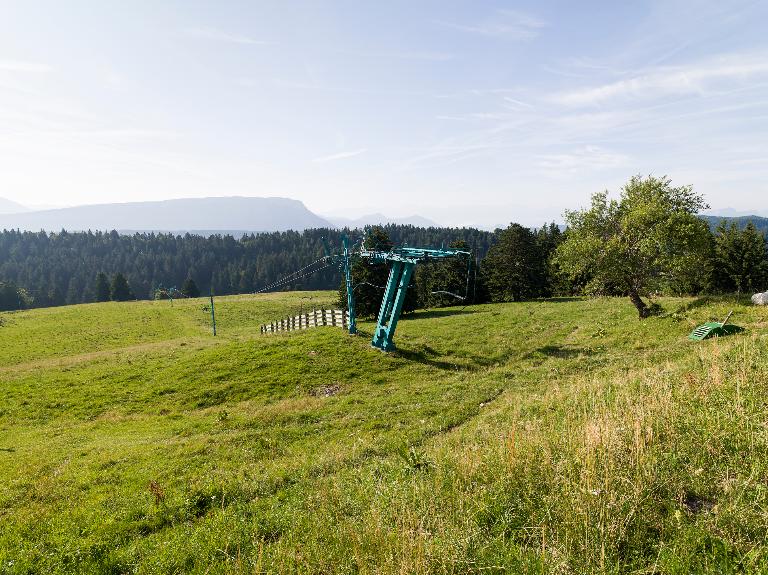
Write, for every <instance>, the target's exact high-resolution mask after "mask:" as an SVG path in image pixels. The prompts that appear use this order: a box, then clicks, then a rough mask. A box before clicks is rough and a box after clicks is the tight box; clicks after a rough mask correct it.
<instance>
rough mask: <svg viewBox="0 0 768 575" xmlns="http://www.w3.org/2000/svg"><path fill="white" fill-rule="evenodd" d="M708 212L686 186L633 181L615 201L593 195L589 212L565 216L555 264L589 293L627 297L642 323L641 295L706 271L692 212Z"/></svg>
mask: <svg viewBox="0 0 768 575" xmlns="http://www.w3.org/2000/svg"><path fill="white" fill-rule="evenodd" d="M707 207H708V206H707V205H706V203H705V202H704V199H703V198H702V197H701V196H700V195H697V194H695V193H694V192H693V190H692V188H691V187H690V186H680V187H674V186H672V184H671V180H670V179H669V178H667V177H662V178H656V177H653V176H648V177H646V178H643V177H641V176H634V177H633V178H632V179H630V180H629V182H628V183H627V184H626V185H625V186H624V187H623V188H622V190H621V194H620V197H619V199H609V198H608V193H607V192H602V193H597V194H594V195H593V196H592V205H591V207H590V208H589V209H586V210H581V211H568V212H566V221H567V223H568V230H567V233H566V239H565V241H564V242H563V243H562V244H561V245H560V246H559V247H558V249H557V255H556V262H557V264H558V265H559V267H560V268H561V270H562V271H563V272H564V273H565V274H567V275H568V276H569V277H571V278H576V277H579V276H586V277H589V278H590V279H589V282H588V284H587V286H586V289H587V291H590V292H593V293H594V292H597V293H600V292H604V291H608V292H610V291H614V292H615V291H620V292H623V293H625V294H626V295H628V296H629V298H630V300H631V301H632V303H633V304H634V306H635V307H636V308H637V311H638V314H639V316H640V317H641V318H644V317H647V316H648V315H649V313H650V311H649V307H648V305H647V304H646V303H645V302H644V301H643V299H642V298H643V297H648V296H650V295H651V294H652V293H653V292H655V291H657V290H661V289H663V288H664V286H665V285H669V284H670V283H671V282H673V281H675V280H676V279H678V278H680V277H681V276H685V275H687V274H690V273H691V270H693V269H699V270H703V269H704V268H705V267H706V256H707V246H708V242H709V238H710V235H709V230H708V228H707V224H706V223H705V222H704V221H702V220H701V219H700V218H698V217H697V216H696V214H697V213H698V212H699V211H701V210H702V209H706V208H707Z"/></svg>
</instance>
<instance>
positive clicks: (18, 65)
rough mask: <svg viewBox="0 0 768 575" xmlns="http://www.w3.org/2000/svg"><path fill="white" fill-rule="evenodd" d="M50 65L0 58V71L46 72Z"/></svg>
mask: <svg viewBox="0 0 768 575" xmlns="http://www.w3.org/2000/svg"><path fill="white" fill-rule="evenodd" d="M50 69H51V67H50V66H48V65H47V64H41V63H39V62H25V61H22V60H0V71H3V72H48V71H50Z"/></svg>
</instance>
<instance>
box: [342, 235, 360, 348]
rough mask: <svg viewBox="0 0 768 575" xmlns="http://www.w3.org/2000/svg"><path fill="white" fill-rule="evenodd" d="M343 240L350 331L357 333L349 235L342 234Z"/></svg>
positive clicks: (351, 333)
mask: <svg viewBox="0 0 768 575" xmlns="http://www.w3.org/2000/svg"><path fill="white" fill-rule="evenodd" d="M341 242H342V244H343V245H344V278H345V280H346V283H347V310H349V333H350V335H354V334H356V333H357V321H356V320H357V318H356V317H355V295H354V292H353V290H352V269H351V268H350V261H349V260H350V253H349V237H348V236H347V234H341Z"/></svg>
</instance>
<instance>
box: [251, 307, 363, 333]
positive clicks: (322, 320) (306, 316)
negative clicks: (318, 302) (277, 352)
mask: <svg viewBox="0 0 768 575" xmlns="http://www.w3.org/2000/svg"><path fill="white" fill-rule="evenodd" d="M322 325H329V326H333V327H340V328H342V329H346V328H348V327H349V313H348V312H347V311H346V310H341V309H314V310H312V311H309V312H307V313H302V314H299V315H294V316H290V317H286V318H283V319H281V320H278V321H273V322H270V323H265V324H264V325H262V326H261V333H276V332H279V331H293V330H295V329H309V328H311V327H320V326H322Z"/></svg>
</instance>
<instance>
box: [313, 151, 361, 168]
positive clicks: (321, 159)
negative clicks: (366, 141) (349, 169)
mask: <svg viewBox="0 0 768 575" xmlns="http://www.w3.org/2000/svg"><path fill="white" fill-rule="evenodd" d="M367 151H368V148H360V149H359V150H352V151H349V152H339V153H338V154H331V155H330V156H321V157H319V158H313V159H312V162H313V163H315V164H325V163H326V162H335V161H337V160H346V159H347V158H354V157H355V156H359V155H361V154H364V153H366V152H367Z"/></svg>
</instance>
